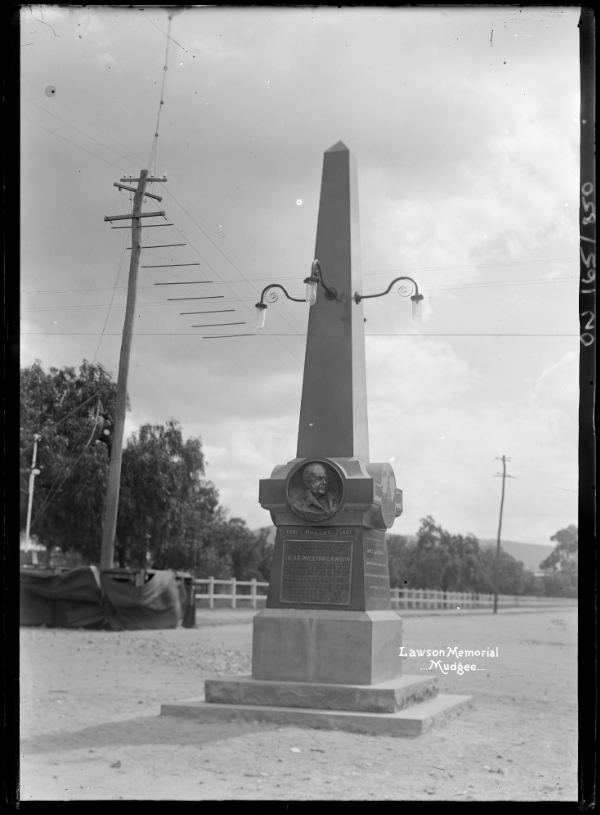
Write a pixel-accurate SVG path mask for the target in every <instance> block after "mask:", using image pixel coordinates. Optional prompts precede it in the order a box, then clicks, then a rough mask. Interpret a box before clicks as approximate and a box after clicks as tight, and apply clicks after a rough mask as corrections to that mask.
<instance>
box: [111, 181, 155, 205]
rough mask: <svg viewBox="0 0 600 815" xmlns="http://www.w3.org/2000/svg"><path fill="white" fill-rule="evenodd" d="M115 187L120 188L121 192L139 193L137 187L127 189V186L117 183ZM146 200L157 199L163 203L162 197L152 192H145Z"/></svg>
mask: <svg viewBox="0 0 600 815" xmlns="http://www.w3.org/2000/svg"><path fill="white" fill-rule="evenodd" d="M113 187H118V188H119V189H120V190H128V191H129V192H137V190H136V188H135V187H126V186H125V184H119V183H117V182H116V181H115V183H114V184H113ZM144 197H145V198H156V200H157V201H162V195H154V193H152V192H145V193H144Z"/></svg>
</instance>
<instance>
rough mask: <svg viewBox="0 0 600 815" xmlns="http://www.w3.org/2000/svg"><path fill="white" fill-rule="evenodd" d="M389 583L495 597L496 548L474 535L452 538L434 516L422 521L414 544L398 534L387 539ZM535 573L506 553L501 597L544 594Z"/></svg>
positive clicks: (502, 555)
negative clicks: (485, 545) (481, 541)
mask: <svg viewBox="0 0 600 815" xmlns="http://www.w3.org/2000/svg"><path fill="white" fill-rule="evenodd" d="M388 558H389V564H390V585H391V586H392V587H393V588H396V587H398V588H415V589H434V590H438V591H460V592H472V593H480V594H491V593H492V592H493V590H494V567H495V562H496V550H495V549H487V548H483V549H482V548H481V546H480V545H479V541H478V540H477V538H476V537H475V536H474V535H470V534H469V535H466V536H465V535H452V534H451V533H450V532H448V531H447V530H445V529H443V528H442V527H441V526H439V525H437V524H436V523H435V521H434V519H433V518H432V517H431V516H427V517H426V518H423V519H422V520H421V525H420V527H419V530H418V532H417V536H416V540H415V541H414V542H412V543H410V542H408V541H407V539H406V538H402V537H401V536H398V535H390V536H389V538H388ZM534 588H535V587H534V578H533V574H532V573H531V572H528V571H527V570H525V569H524V568H523V564H522V563H521V562H520V561H517V560H515V558H513V557H511V556H510V555H509V554H508V553H507V552H504V551H503V550H502V549H501V551H500V561H499V590H500V592H501V593H502V594H526V593H539V591H540V587H539V586H537V588H535V590H534Z"/></svg>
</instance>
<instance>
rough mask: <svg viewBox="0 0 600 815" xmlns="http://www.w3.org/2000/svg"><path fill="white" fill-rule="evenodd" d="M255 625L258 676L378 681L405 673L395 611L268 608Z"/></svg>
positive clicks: (254, 664)
mask: <svg viewBox="0 0 600 815" xmlns="http://www.w3.org/2000/svg"><path fill="white" fill-rule="evenodd" d="M253 627H254V630H253V636H252V677H253V678H254V679H267V680H281V681H284V682H326V683H327V682H331V683H338V684H343V685H376V684H378V683H380V682H386V681H387V680H391V679H397V678H398V677H399V676H400V674H401V672H402V660H401V658H400V656H399V654H400V646H401V645H402V620H401V619H400V618H399V617H398V615H397V614H396V613H395V612H393V611H330V610H316V609H298V608H293V609H281V608H279V609H269V608H266V609H263V611H261V612H259V614H257V615H256V616H255V617H254V620H253Z"/></svg>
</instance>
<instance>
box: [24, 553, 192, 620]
mask: <svg viewBox="0 0 600 815" xmlns="http://www.w3.org/2000/svg"><path fill="white" fill-rule="evenodd" d="M130 576H131V573H130V574H129V577H130ZM120 577H121V578H122V579H115V573H114V572H113V574H112V575H108V574H104V573H99V572H98V569H97V568H96V567H93V566H92V567H89V566H84V567H80V568H77V569H71V570H70V571H68V572H62V573H52V572H49V571H41V570H40V571H37V570H36V572H33V571H25V570H21V575H20V578H21V586H20V588H21V590H20V622H21V625H49V626H59V627H62V628H89V627H92V628H100V627H108V628H111V629H112V630H113V631H124V630H128V631H131V630H143V629H152V628H176V627H177V625H178V624H179V622H181V621H182V619H183V624H184V626H186V627H190V628H191V627H193V626H194V619H193V618H194V617H195V602H194V599H193V596H194V590H193V580H192V578H191V575H188V574H184V573H176V572H172V571H154V570H152V571H150V572H148V573H147V575H146V577H147V578H149V579H147V581H146V582H145V583H144V584H143V585H140V586H136V585H134V581H132V580H130V579H128V575H127V574H123V575H120ZM123 578H125V579H123ZM186 584H189V585H187V586H186Z"/></svg>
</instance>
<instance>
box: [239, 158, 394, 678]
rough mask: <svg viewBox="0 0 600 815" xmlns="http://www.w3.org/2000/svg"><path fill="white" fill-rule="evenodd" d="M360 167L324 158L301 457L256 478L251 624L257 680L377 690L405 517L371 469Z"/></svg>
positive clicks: (389, 648)
mask: <svg viewBox="0 0 600 815" xmlns="http://www.w3.org/2000/svg"><path fill="white" fill-rule="evenodd" d="M358 229H359V223H358V198H357V182H356V166H355V161H354V158H353V157H352V156H351V155H350V152H349V151H348V149H347V147H346V146H345V145H344V144H342V142H338V143H337V144H336V145H335V146H334V147H332V148H331V149H330V150H328V151H327V152H326V153H325V157H324V162H323V179H322V184H321V201H320V206H319V220H318V225H317V242H316V250H315V257H316V258H317V259H318V260H319V263H320V266H321V270H322V274H323V279H324V282H325V283H326V285H327V287H328V288H329V289H335V290H336V296H335V299H328V298H327V297H325V296H324V294H325V293H324V290H323V288H322V287H319V292H318V295H317V301H316V303H315V305H314V306H312V307H311V309H310V316H309V322H308V338H307V344H306V358H305V363H304V381H303V388H302V405H301V408H300V426H299V430H298V449H297V453H296V455H297V457H296V458H295V459H294V460H293V461H290V462H289V463H288V464H284V465H281V466H279V467H276V468H275V470H274V471H273V473H272V475H271V478H268V479H265V480H263V481H261V482H260V494H259V500H260V503H261V505H262V506H263V507H264V508H265V509H268V510H269V511H270V512H271V517H272V519H273V523H274V524H275V526H276V527H277V538H276V542H275V551H274V560H273V569H272V573H271V581H270V583H269V594H268V599H267V608H266V609H265V610H264V611H262V612H261V613H260V614H258V615H257V616H256V617H255V619H254V639H253V651H252V676H253V677H255V678H257V679H259V678H260V679H283V680H299V681H306V682H350V683H359V684H367V685H368V684H373V683H376V682H381V681H384V680H386V679H392V678H395V677H397V676H399V674H400V670H401V661H400V660H399V659H398V653H399V650H400V646H401V645H402V621H401V620H400V619H399V617H398V615H397V614H395V613H394V612H393V611H392V610H391V603H390V582H389V574H388V560H387V551H386V544H385V530H386V529H387V528H389V527H390V526H391V525H392V524H393V523H394V519H395V518H396V516H397V515H399V514H400V512H401V511H402V503H401V502H402V495H401V492H400V491H399V490H397V489H396V487H395V481H394V473H393V471H392V468H391V467H390V465H389V464H370V463H369V432H368V425H367V390H366V374H365V336H364V316H363V307H362V303H359V304H357V303H355V302H354V300H353V296H354V293H355V292H357V291H358V292H360V293H362V290H363V289H362V282H361V268H360V245H359V234H358Z"/></svg>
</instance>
